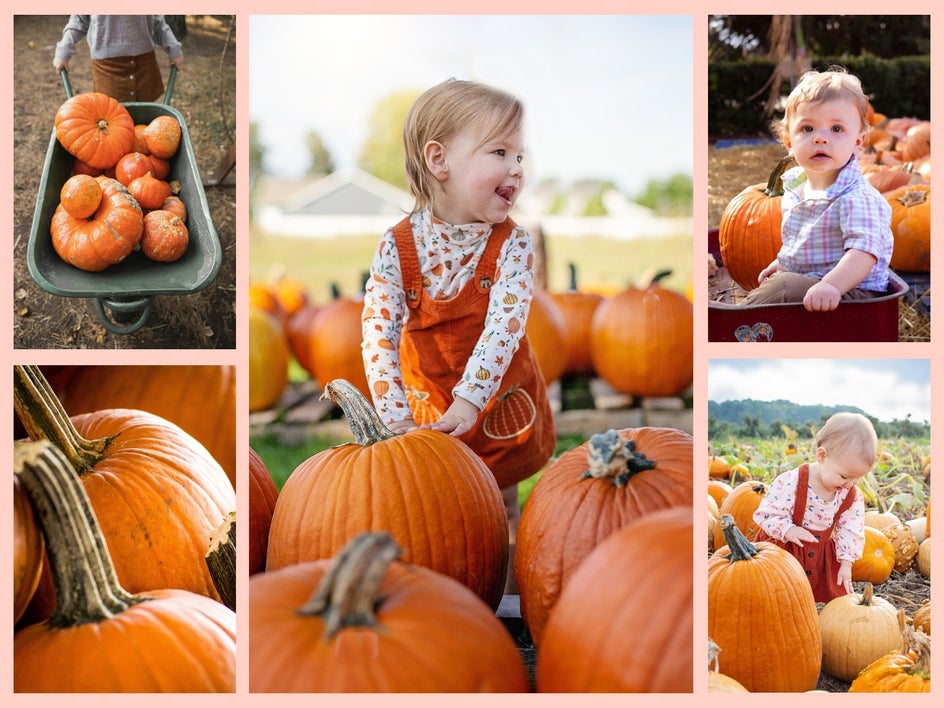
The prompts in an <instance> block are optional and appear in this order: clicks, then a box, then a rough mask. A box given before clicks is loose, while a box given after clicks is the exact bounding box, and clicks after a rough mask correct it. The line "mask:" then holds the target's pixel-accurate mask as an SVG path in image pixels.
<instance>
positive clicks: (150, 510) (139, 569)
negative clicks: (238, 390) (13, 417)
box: [13, 366, 236, 692]
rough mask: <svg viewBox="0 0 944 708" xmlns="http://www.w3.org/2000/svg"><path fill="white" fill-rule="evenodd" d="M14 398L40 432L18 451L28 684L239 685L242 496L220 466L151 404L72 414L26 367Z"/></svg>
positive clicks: (18, 648) (61, 687) (24, 685)
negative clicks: (221, 542)
mask: <svg viewBox="0 0 944 708" xmlns="http://www.w3.org/2000/svg"><path fill="white" fill-rule="evenodd" d="M119 368H120V367H119ZM171 368H173V367H171ZM204 393H206V389H204ZM14 401H15V410H16V413H17V416H18V419H19V420H20V421H21V422H22V424H23V426H24V428H25V429H26V432H27V433H28V434H29V436H30V438H31V439H32V441H33V442H22V443H21V442H17V443H16V451H15V460H14V463H15V464H14V467H15V477H14V480H15V481H14V559H13V562H14V574H13V575H14V623H15V633H14V639H13V677H14V678H13V684H14V690H15V691H17V692H220V691H222V692H233V691H235V685H236V615H235V612H234V602H233V600H234V597H233V592H232V591H233V589H234V588H235V547H234V544H235V534H234V529H233V527H232V523H233V522H232V512H233V510H234V509H235V507H236V494H235V490H234V488H233V485H232V483H231V481H230V479H229V478H228V477H227V474H226V472H225V471H224V470H223V468H222V467H221V466H220V464H219V463H218V462H217V461H216V460H215V459H214V457H213V456H212V455H211V454H210V452H209V451H208V450H207V449H206V448H205V447H204V446H203V445H201V444H200V443H199V442H197V440H196V439H195V438H194V437H192V436H190V435H188V434H187V433H186V432H184V431H183V429H182V428H181V427H179V426H178V425H175V424H174V423H171V422H170V421H168V420H166V419H164V418H161V417H159V416H157V415H155V414H153V413H150V412H146V411H144V410H139V409H132V408H105V409H95V410H93V411H91V412H88V413H82V414H77V415H72V416H70V415H69V414H68V413H67V412H66V409H65V408H64V407H63V406H62V404H61V403H60V402H59V399H58V397H57V395H56V393H55V392H54V391H53V389H52V388H51V386H50V384H49V382H48V380H47V379H46V377H45V376H44V375H43V374H42V372H41V370H40V369H38V368H37V367H34V366H17V367H14ZM201 403H203V404H206V400H204V401H202V402H201ZM234 425H235V421H234V420H233V419H232V418H231V419H230V420H229V421H228V427H229V428H230V429H234ZM231 444H232V441H230V445H231ZM224 526H225V527H226V530H225V531H224V532H222V536H225V537H226V539H227V540H228V543H227V544H226V545H227V548H226V550H225V551H224V552H222V554H221V555H224V556H225V557H226V559H227V560H228V562H227V563H223V564H217V563H216V562H215V561H216V560H217V559H218V558H219V556H218V555H217V551H218V550H219V549H217V548H215V547H214V548H211V546H212V545H213V544H212V542H213V541H214V539H217V537H219V536H220V535H221V531H220V530H221V529H222V528H223V527H224ZM220 570H226V571H227V572H226V573H223V574H220V573H219V572H217V571H220ZM223 599H226V600H227V601H228V602H229V603H230V604H224V603H223V602H222V600H223ZM102 661H105V662H106V663H107V664H108V665H109V666H110V667H111V668H110V669H109V670H104V664H102V663H101V662H102ZM195 667H199V670H195Z"/></svg>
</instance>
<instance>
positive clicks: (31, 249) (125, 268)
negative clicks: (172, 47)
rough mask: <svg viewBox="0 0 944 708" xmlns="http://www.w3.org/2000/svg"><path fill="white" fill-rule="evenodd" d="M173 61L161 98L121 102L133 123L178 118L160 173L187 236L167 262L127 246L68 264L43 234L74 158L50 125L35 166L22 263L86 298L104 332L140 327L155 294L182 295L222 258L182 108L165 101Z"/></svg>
mask: <svg viewBox="0 0 944 708" xmlns="http://www.w3.org/2000/svg"><path fill="white" fill-rule="evenodd" d="M176 69H177V67H175V66H171V70H170V76H169V79H168V82H167V91H166V93H165V95H164V102H163V103H124V104H122V105H124V106H125V108H127V109H128V112H129V113H130V114H131V118H132V119H133V120H134V123H135V125H138V124H142V123H149V122H150V121H151V120H153V119H154V118H156V117H158V116H163V115H169V116H173V117H174V118H175V119H177V122H178V123H180V130H181V135H180V148H179V149H178V150H177V154H176V155H174V156H173V157H172V158H171V159H170V175H169V176H168V178H167V179H168V180H177V182H179V184H180V193H179V194H178V196H179V197H180V199H181V200H182V201H183V203H184V205H185V206H186V207H187V228H188V230H189V232H190V242H189V244H188V246H187V251H186V252H185V253H184V255H183V256H182V257H181V258H180V259H179V260H177V261H174V262H173V263H159V262H156V261H152V260H151V259H149V258H148V257H147V256H145V255H144V254H143V253H141V251H140V250H139V249H135V250H134V251H133V252H132V253H131V254H130V255H129V256H128V257H127V258H126V259H125V260H123V261H122V262H121V263H117V264H115V265H112V266H109V267H108V268H106V269H105V270H103V271H99V272H97V273H92V272H87V271H83V270H80V269H79V268H76V267H75V266H72V265H70V264H68V263H66V262H65V261H64V260H62V259H61V258H60V257H59V255H58V254H57V253H56V252H55V250H54V249H53V246H52V238H51V236H50V234H49V229H50V224H51V222H52V215H53V212H55V210H56V207H57V206H58V204H59V192H60V191H61V189H62V185H63V184H64V183H65V181H66V180H67V179H68V178H69V177H71V176H72V164H73V161H74V158H73V157H72V155H70V154H69V153H68V152H66V150H65V148H63V147H62V145H60V144H59V141H58V140H57V139H56V131H55V129H53V132H52V137H51V138H50V140H49V149H48V151H47V152H46V162H45V165H44V166H43V176H42V181H41V182H40V185H39V195H38V197H37V200H36V210H35V211H34V212H33V226H32V229H31V231H30V238H29V245H28V247H27V265H28V266H29V272H30V275H31V276H32V278H33V280H34V281H36V284H37V285H39V287H40V288H42V289H43V290H45V291H46V292H48V293H52V294H53V295H59V296H62V297H80V298H94V303H95V309H96V312H97V313H98V316H99V319H100V320H101V321H102V324H103V325H104V326H105V328H106V329H108V330H109V331H111V332H115V333H117V334H130V333H132V332H135V331H137V330H138V329H140V328H141V327H142V326H143V325H144V323H145V322H146V321H147V318H148V316H149V314H150V312H151V307H152V304H153V298H154V297H155V296H157V295H187V294H190V293H195V292H198V291H199V290H202V289H204V288H206V287H207V286H208V285H209V284H210V283H211V282H212V281H213V279H214V278H215V277H216V274H217V272H218V271H219V269H220V264H221V262H222V248H221V247H220V241H219V236H218V235H217V232H216V228H215V227H214V226H213V221H212V220H211V218H210V209H209V205H208V204H207V200H206V193H205V192H204V190H203V182H202V181H201V179H200V172H199V170H198V168H197V161H196V158H195V156H194V152H193V145H192V144H191V142H190V133H189V132H188V131H187V125H186V123H185V122H184V118H183V115H182V114H181V113H180V111H178V110H177V109H175V108H173V107H171V106H170V105H169V102H170V97H171V94H172V93H173V89H174V80H175V78H176ZM62 83H63V87H64V88H65V92H66V98H70V97H71V96H72V89H71V86H70V85H69V78H68V74H67V73H66V72H65V71H63V72H62Z"/></svg>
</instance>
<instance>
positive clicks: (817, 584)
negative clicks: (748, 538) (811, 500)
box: [756, 463, 856, 602]
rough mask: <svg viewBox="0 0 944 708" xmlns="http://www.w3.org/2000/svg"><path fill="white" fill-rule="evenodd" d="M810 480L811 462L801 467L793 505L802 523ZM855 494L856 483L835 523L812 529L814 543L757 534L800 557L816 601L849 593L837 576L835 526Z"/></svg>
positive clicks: (797, 523)
mask: <svg viewBox="0 0 944 708" xmlns="http://www.w3.org/2000/svg"><path fill="white" fill-rule="evenodd" d="M809 483H810V466H809V464H805V463H804V464H802V465H800V467H799V476H798V479H797V495H796V502H795V503H794V505H793V524H794V526H801V525H802V524H803V512H804V510H805V509H806V498H807V490H808V488H809ZM855 497H856V489H855V487H853V488H851V489H850V490H849V492H848V493H847V494H846V498H845V499H843V500H842V503H841V504H840V505H839V509H837V510H836V515H835V516H834V517H833V525H832V526H830V527H829V528H828V529H823V530H822V531H812V530H810V529H807V531H809V532H810V533H812V534H813V535H814V536H816V538H817V541H816V542H815V543H806V544H804V545H802V546H798V545H796V544H795V543H790V542H789V541H779V540H777V539H775V538H771V537H770V536H768V535H767V533H766V532H765V531H764V530H763V529H761V530H760V531H759V532H758V534H757V539H756V540H758V541H769V542H771V543H774V544H776V545H778V546H780V547H781V548H783V549H784V550H786V551H787V552H788V553H790V555H792V556H793V557H794V558H796V559H797V560H798V561H800V565H801V566H803V570H804V571H805V572H806V577H807V578H809V580H810V585H811V586H812V587H813V598H814V599H815V600H816V602H829V601H830V600H832V599H833V598H836V597H842V596H843V595H846V594H847V593H846V589H845V588H844V587H842V585H839V584H838V583H837V582H836V576H837V575H838V574H839V560H838V559H837V558H836V539H835V538H834V536H833V530H834V529H835V528H836V521H837V520H838V519H839V517H840V515H841V514H842V513H843V512H844V511H845V510H846V509H848V508H849V507H850V506H852V502H853V500H854V499H855Z"/></svg>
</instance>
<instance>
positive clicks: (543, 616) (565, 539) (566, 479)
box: [514, 427, 694, 646]
mask: <svg viewBox="0 0 944 708" xmlns="http://www.w3.org/2000/svg"><path fill="white" fill-rule="evenodd" d="M693 465H694V462H693V451H692V437H691V436H690V435H689V434H688V433H686V432H684V431H681V430H676V429H674V428H657V427H642V428H626V429H623V430H609V431H607V432H606V433H599V434H596V435H593V436H591V437H590V439H589V440H588V441H586V442H585V443H583V444H582V445H579V446H578V447H576V448H574V449H572V450H570V451H568V452H566V453H564V454H563V455H561V456H560V457H559V458H557V460H555V461H554V462H553V463H552V464H551V465H549V466H548V467H547V468H546V469H545V470H544V472H543V473H542V475H541V477H540V478H539V479H538V481H537V483H536V484H535V485H534V488H533V489H532V490H531V493H530V494H529V495H528V500H527V502H526V503H525V505H524V508H523V509H522V512H521V520H520V522H519V523H518V531H517V534H516V547H515V557H514V569H515V578H516V581H517V584H518V590H519V595H520V603H521V617H522V619H523V620H524V622H525V623H526V624H527V626H528V629H529V631H530V633H531V638H532V640H533V641H534V643H535V645H536V646H540V645H541V642H542V638H543V633H544V627H545V625H546V623H547V618H548V616H549V614H550V612H551V609H552V608H553V607H554V604H555V603H556V602H557V598H558V597H559V595H560V593H561V591H562V589H563V588H564V587H565V586H566V584H567V583H568V581H569V579H570V577H571V576H572V575H573V574H574V572H575V571H576V569H577V567H578V566H579V565H580V564H581V562H582V561H583V560H584V559H585V558H586V556H587V555H588V554H589V553H590V552H591V551H592V550H593V549H594V548H595V547H596V546H597V545H598V544H599V543H600V541H602V540H603V539H604V538H606V537H607V536H608V535H609V534H611V533H613V532H614V531H616V530H618V529H620V528H622V527H623V526H626V525H627V524H629V523H630V522H631V521H633V520H634V519H636V518H638V517H640V516H643V515H646V514H649V513H652V512H654V511H658V510H660V509H664V508H667V507H671V506H680V505H684V506H688V507H690V506H692V505H693V500H694V489H693V481H692V477H693Z"/></svg>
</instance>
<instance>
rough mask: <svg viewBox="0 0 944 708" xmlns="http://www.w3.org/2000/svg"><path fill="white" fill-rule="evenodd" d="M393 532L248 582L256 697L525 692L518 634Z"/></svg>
mask: <svg viewBox="0 0 944 708" xmlns="http://www.w3.org/2000/svg"><path fill="white" fill-rule="evenodd" d="M400 552H401V549H400V548H399V547H398V545H397V544H396V543H395V542H394V540H393V539H392V538H391V537H390V535H389V534H385V533H363V534H358V535H356V536H355V537H354V538H352V539H351V541H350V542H349V543H346V544H345V545H344V546H343V547H342V548H341V549H339V551H338V552H337V553H336V554H334V555H332V556H331V557H329V558H325V559H321V560H313V561H305V562H302V563H296V564H293V565H288V566H285V567H283V568H281V569H279V570H270V571H267V572H265V573H258V574H256V575H253V576H252V577H251V578H250V579H249V634H248V642H247V646H248V652H249V690H250V691H251V692H253V693H293V692H304V693H318V692H330V693H340V692H358V693H365V692H379V693H427V692H435V693H453V692H458V693H480V692H503V693H513V692H526V691H527V690H528V678H527V675H526V673H525V668H524V664H523V663H522V660H521V656H520V654H519V653H518V650H517V649H516V647H515V644H514V641H513V640H512V639H511V635H509V634H508V631H507V630H506V629H505V627H504V626H503V625H502V623H501V622H500V621H499V620H498V618H497V617H496V616H495V615H494V614H493V613H492V612H491V611H490V610H489V608H488V607H487V606H486V605H485V604H484V603H483V602H482V601H481V600H480V599H479V598H478V597H477V596H476V595H475V594H474V593H472V592H471V591H470V590H469V589H468V588H467V587H465V586H463V585H462V584H461V583H459V582H457V581H455V580H454V579H452V578H449V577H446V576H444V575H442V574H441V573H436V572H434V571H431V570H429V569H428V568H424V567H419V566H415V565H410V564H408V563H406V562H405V561H402V559H400Z"/></svg>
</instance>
